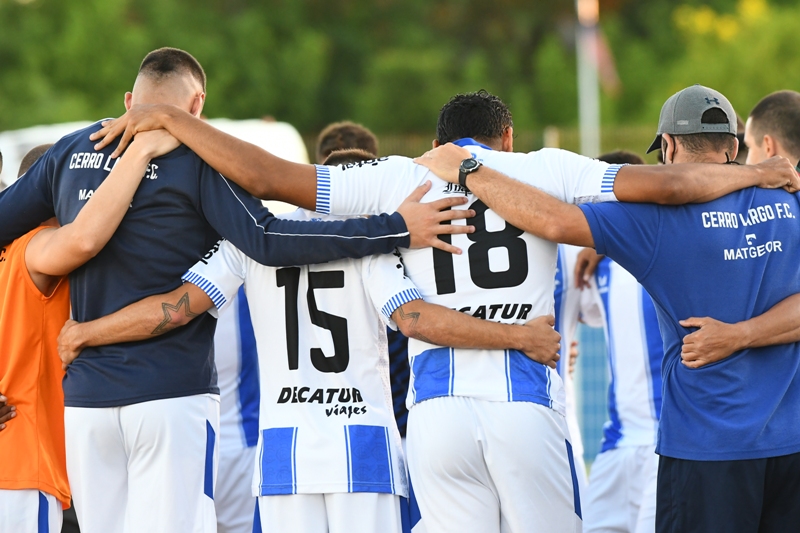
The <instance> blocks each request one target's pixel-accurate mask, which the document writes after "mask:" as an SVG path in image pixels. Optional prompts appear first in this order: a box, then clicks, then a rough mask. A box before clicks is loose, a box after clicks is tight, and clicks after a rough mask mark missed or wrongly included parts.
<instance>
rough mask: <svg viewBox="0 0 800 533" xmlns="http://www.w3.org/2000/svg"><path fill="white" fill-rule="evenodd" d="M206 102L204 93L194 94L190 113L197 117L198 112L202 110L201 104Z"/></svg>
mask: <svg viewBox="0 0 800 533" xmlns="http://www.w3.org/2000/svg"><path fill="white" fill-rule="evenodd" d="M205 103H206V93H203V92H201V93H198V94H196V95H195V96H194V100H192V110H191V113H192V115H194V116H196V117H199V116H200V114H201V113H202V112H203V106H204V105H205Z"/></svg>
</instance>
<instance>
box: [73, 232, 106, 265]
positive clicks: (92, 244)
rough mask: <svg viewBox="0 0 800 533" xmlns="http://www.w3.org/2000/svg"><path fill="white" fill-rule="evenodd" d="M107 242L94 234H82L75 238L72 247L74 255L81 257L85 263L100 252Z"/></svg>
mask: <svg viewBox="0 0 800 533" xmlns="http://www.w3.org/2000/svg"><path fill="white" fill-rule="evenodd" d="M106 242H107V241H105V240H102V239H98V238H96V237H95V236H93V235H81V236H77V237H75V238H74V239H73V241H72V246H71V248H72V250H73V254H74V256H76V257H79V258H80V259H81V260H82V261H81V262H82V263H85V262H86V261H88V260H90V259H92V258H93V257H95V256H96V255H97V254H99V253H100V250H102V249H103V246H105V244H106Z"/></svg>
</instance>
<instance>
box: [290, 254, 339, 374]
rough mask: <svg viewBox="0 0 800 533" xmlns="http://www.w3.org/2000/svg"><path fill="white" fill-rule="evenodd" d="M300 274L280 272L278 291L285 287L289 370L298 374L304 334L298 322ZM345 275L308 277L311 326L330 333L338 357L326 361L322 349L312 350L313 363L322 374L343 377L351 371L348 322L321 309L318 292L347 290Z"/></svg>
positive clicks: (333, 273) (334, 272)
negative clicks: (316, 294) (349, 366)
mask: <svg viewBox="0 0 800 533" xmlns="http://www.w3.org/2000/svg"><path fill="white" fill-rule="evenodd" d="M300 274H301V270H300V268H298V267H290V268H281V269H278V271H277V272H276V282H277V284H278V287H284V288H285V291H286V294H285V298H284V302H285V306H286V307H285V311H286V314H285V316H286V351H287V353H288V354H289V370H297V369H298V366H299V357H300V353H299V352H300V349H299V344H300V331H299V325H298V322H299V319H298V316H297V315H298V306H297V299H298V293H299V291H300ZM343 288H344V271H342V270H332V271H327V272H309V273H308V292H307V293H306V298H307V299H308V310H309V315H310V318H311V323H312V324H314V325H315V326H319V327H321V328H324V329H327V330H328V331H330V332H331V336H332V337H333V348H334V354H333V356H332V357H326V356H325V354H324V353H323V351H322V350H321V349H320V348H311V353H310V356H311V363H312V364H313V365H314V368H316V369H317V370H319V371H320V372H326V373H339V372H344V371H345V370H347V365H348V364H349V363H350V345H349V341H348V339H347V319H346V318H343V317H340V316H336V315H331V314H330V313H326V312H324V311H320V310H319V309H318V308H317V299H316V297H315V296H314V290H315V289H343Z"/></svg>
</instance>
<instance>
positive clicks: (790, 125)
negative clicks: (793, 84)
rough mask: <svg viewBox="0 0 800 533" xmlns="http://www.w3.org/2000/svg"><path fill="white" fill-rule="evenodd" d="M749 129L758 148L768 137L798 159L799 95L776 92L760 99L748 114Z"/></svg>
mask: <svg viewBox="0 0 800 533" xmlns="http://www.w3.org/2000/svg"><path fill="white" fill-rule="evenodd" d="M750 127H751V128H752V130H753V138H754V139H755V142H756V143H757V144H758V146H761V143H762V142H763V139H764V135H769V136H771V137H774V138H775V139H776V140H777V141H778V142H780V143H781V145H782V146H783V148H784V149H785V150H786V151H787V152H789V154H791V155H793V156H794V157H795V159H800V93H798V92H795V91H778V92H775V93H772V94H770V95H768V96H765V97H764V98H762V99H761V101H760V102H758V103H757V104H756V106H755V107H754V108H753V110H752V111H751V112H750Z"/></svg>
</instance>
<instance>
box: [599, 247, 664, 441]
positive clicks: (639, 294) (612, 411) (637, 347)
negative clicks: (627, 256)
mask: <svg viewBox="0 0 800 533" xmlns="http://www.w3.org/2000/svg"><path fill="white" fill-rule="evenodd" d="M595 281H596V283H597V289H598V291H597V292H598V297H599V299H600V304H601V308H602V311H603V316H604V328H605V333H606V343H607V345H608V368H609V373H610V376H609V377H610V381H609V386H608V415H609V420H608V421H607V422H606V423H605V425H604V426H603V443H602V446H601V449H600V451H601V453H602V452H605V451H607V450H613V449H614V448H617V447H618V446H654V445H655V443H656V435H657V431H658V420H659V416H660V413H661V360H662V359H663V357H664V344H663V342H662V340H661V332H660V331H659V329H658V317H657V315H656V310H655V306H654V305H653V300H652V299H651V298H650V295H649V294H647V291H645V290H644V287H642V286H641V285H640V284H639V282H638V281H636V278H634V277H633V276H632V275H631V274H630V273H628V271H627V270H625V269H624V268H622V267H621V266H619V265H618V264H617V263H615V262H614V261H612V260H611V259H609V258H608V257H606V258H604V259H603V260H602V261H601V262H600V264H599V265H598V267H597V271H596V272H595Z"/></svg>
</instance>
